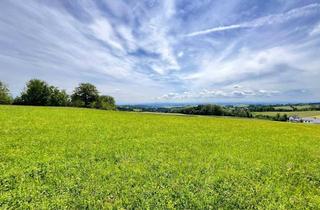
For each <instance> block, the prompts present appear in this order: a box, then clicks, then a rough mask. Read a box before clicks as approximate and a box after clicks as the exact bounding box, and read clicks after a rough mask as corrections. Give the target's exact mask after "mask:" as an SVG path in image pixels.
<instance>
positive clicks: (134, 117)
mask: <svg viewBox="0 0 320 210" xmlns="http://www.w3.org/2000/svg"><path fill="white" fill-rule="evenodd" d="M0 151H1V152H0V209H4V208H9V207H10V208H13V209H15V208H23V209H26V208H34V209H48V208H57V209H60V208H70V209H79V208H80V209H83V208H94V209H101V208H111V207H116V208H120V207H123V208H126V209H132V208H139V209H141V208H150V209H157V208H159V209H165V208H179V209H204V208H207V209H208V208H214V209H217V208H225V209H239V208H240V209H241V208H261V209H268V208H272V209H289V208H296V209H303V208H309V209H312V208H313V209H317V208H320V127H319V126H316V125H303V124H290V123H280V122H271V121H263V120H246V119H230V118H226V119H224V118H212V117H208V118H206V117H184V116H165V115H153V114H142V113H126V112H107V111H99V110H89V109H75V108H43V107H37V108H36V107H14V106H11V107H10V106H0Z"/></svg>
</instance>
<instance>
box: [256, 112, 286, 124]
mask: <svg viewBox="0 0 320 210" xmlns="http://www.w3.org/2000/svg"><path fill="white" fill-rule="evenodd" d="M258 113H259V112H258ZM254 117H255V118H258V119H265V120H274V121H283V122H286V121H288V119H289V118H288V115H287V114H280V113H277V114H276V115H263V114H256V115H255V116H254Z"/></svg>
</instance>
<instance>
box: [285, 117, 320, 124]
mask: <svg viewBox="0 0 320 210" xmlns="http://www.w3.org/2000/svg"><path fill="white" fill-rule="evenodd" d="M289 122H294V123H312V124H320V119H319V118H316V117H302V118H301V117H298V116H290V117H289Z"/></svg>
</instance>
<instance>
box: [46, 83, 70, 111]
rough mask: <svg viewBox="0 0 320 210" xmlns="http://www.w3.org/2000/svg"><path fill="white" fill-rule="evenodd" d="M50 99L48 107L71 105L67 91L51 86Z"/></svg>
mask: <svg viewBox="0 0 320 210" xmlns="http://www.w3.org/2000/svg"><path fill="white" fill-rule="evenodd" d="M49 89H50V97H49V102H48V105H50V106H67V105H68V104H69V96H68V94H67V93H66V91H65V90H59V89H58V88H57V87H54V86H50V87H49Z"/></svg>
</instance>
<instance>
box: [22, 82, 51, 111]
mask: <svg viewBox="0 0 320 210" xmlns="http://www.w3.org/2000/svg"><path fill="white" fill-rule="evenodd" d="M49 99H50V87H49V86H48V84H47V83H46V82H45V81H42V80H38V79H32V80H30V81H29V82H27V84H26V88H25V91H24V92H22V94H21V97H20V98H19V100H17V101H20V103H22V104H25V105H35V106H46V105H49Z"/></svg>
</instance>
